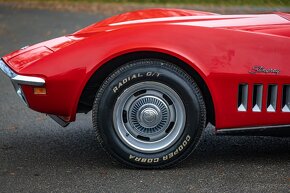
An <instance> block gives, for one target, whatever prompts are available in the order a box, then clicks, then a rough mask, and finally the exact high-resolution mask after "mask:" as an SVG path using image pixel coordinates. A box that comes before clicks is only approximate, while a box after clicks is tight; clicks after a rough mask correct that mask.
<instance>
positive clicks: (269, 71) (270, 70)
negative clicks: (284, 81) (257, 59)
mask: <svg viewBox="0 0 290 193" xmlns="http://www.w3.org/2000/svg"><path fill="white" fill-rule="evenodd" d="M249 73H250V74H261V73H263V74H276V75H277V74H279V73H280V70H279V69H276V68H265V67H264V66H254V67H253V68H252V69H251V70H250V71H249Z"/></svg>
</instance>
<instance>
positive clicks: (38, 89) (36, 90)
mask: <svg viewBox="0 0 290 193" xmlns="http://www.w3.org/2000/svg"><path fill="white" fill-rule="evenodd" d="M33 93H34V94H37V95H43V94H46V88H43V87H35V88H33Z"/></svg>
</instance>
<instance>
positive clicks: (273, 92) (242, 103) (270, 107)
mask: <svg viewBox="0 0 290 193" xmlns="http://www.w3.org/2000/svg"><path fill="white" fill-rule="evenodd" d="M249 89H250V86H249V85H248V84H247V83H241V84H239V86H238V101H237V110H238V111H239V112H246V111H249V110H251V111H252V112H262V111H263V109H265V110H264V111H266V112H277V111H280V110H279V109H277V107H278V104H277V103H278V101H279V100H278V85H276V84H269V85H263V84H253V85H251V89H252V92H251V96H249V95H250V92H249ZM264 89H267V91H266V92H264ZM281 96H282V100H281V103H282V104H281V111H282V112H290V85H283V86H282V94H281ZM249 99H252V100H251V101H250V102H251V104H248V103H249ZM263 100H266V103H263ZM264 104H266V107H265V108H263V105H264ZM249 107H251V108H250V109H249Z"/></svg>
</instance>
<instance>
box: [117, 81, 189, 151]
mask: <svg viewBox="0 0 290 193" xmlns="http://www.w3.org/2000/svg"><path fill="white" fill-rule="evenodd" d="M185 121H186V113H185V107H184V104H183V102H182V100H181V98H180V97H179V95H178V94H177V93H176V92H175V91H174V90H173V89H172V88H170V87H168V86H167V85H165V84H162V83H159V82H154V81H145V82H141V83H137V84H134V85H132V86H130V87H129V88H127V89H126V90H124V91H123V93H121V95H120V96H119V97H118V99H117V101H116V103H115V106H114V111H113V124H114V129H115V131H116V133H117V135H118V136H119V138H120V139H121V140H122V142H123V143H124V144H126V145H127V146H128V147H130V148H132V149H134V150H137V151H139V152H142V153H157V152H161V151H163V150H164V149H167V148H169V147H171V146H172V145H173V144H174V143H175V142H176V141H177V140H178V139H179V137H180V136H181V134H182V133H183V131H184V127H185Z"/></svg>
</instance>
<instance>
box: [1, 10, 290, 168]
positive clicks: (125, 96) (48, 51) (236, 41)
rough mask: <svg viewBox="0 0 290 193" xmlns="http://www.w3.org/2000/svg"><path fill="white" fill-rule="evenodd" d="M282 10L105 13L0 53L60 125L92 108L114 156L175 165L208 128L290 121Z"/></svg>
mask: <svg viewBox="0 0 290 193" xmlns="http://www.w3.org/2000/svg"><path fill="white" fill-rule="evenodd" d="M289 20H290V14H287V13H274V14H260V15H218V14H214V13H207V12H199V11H191V10H178V9H151V10H142V11H135V12H130V13H125V14H121V15H118V16H114V17H111V18H109V19H106V20H104V21H101V22H99V23H96V24H93V25H91V26H89V27H86V28H84V29H82V30H80V31H78V32H76V33H73V34H71V35H67V36H64V37H60V38H56V39H53V40H49V41H46V42H42V43H39V44H36V45H33V46H27V47H24V48H21V49H20V50H18V51H15V52H13V53H11V54H8V55H6V56H4V57H2V60H0V61H1V62H0V68H1V69H2V71H3V72H4V73H5V74H6V75H7V76H8V77H9V78H10V79H11V80H12V83H13V85H14V87H15V90H16V92H17V94H18V95H19V96H20V98H21V99H22V100H23V101H24V103H25V104H26V105H27V106H28V107H29V108H31V109H33V110H35V111H38V112H41V113H45V114H48V115H49V116H51V117H52V118H53V119H54V120H55V121H57V122H58V123H59V124H60V125H62V126H66V125H68V123H69V122H72V121H75V118H76V113H87V112H89V111H91V110H92V115H93V125H94V128H95V129H96V131H97V138H98V140H99V141H100V143H101V144H102V146H103V147H104V149H105V150H106V151H107V152H108V153H109V154H110V155H112V156H113V157H114V158H116V159H117V160H119V161H120V162H122V163H125V164H127V165H130V166H133V167H139V168H161V167H167V166H171V165H174V164H176V163H178V162H180V161H182V160H183V159H185V158H186V157H187V156H189V155H190V153H191V152H193V150H194V149H195V148H196V146H197V144H198V142H199V139H200V138H201V134H202V132H203V130H204V128H205V127H206V125H207V124H208V123H211V124H213V125H214V126H215V128H216V132H217V133H220V134H223V133H231V132H236V131H243V130H247V131H250V130H258V131H259V130H263V129H264V128H274V129H278V128H281V127H285V128H286V127H289V125H290V21H289Z"/></svg>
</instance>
